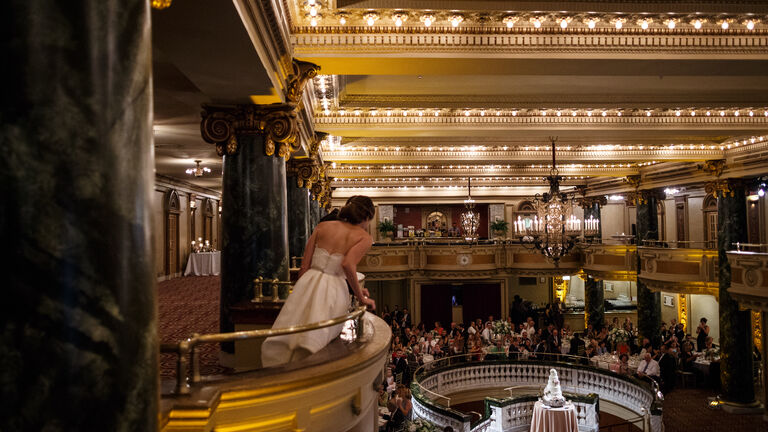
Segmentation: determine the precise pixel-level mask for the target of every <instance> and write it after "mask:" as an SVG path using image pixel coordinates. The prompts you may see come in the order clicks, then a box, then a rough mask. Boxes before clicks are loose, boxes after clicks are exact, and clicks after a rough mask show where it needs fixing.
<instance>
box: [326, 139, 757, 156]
mask: <svg viewBox="0 0 768 432" xmlns="http://www.w3.org/2000/svg"><path fill="white" fill-rule="evenodd" d="M757 141H758V140H757V139H755V138H752V139H750V140H749V141H747V140H744V141H743V142H740V141H734V142H732V143H727V144H718V145H715V144H710V145H705V144H698V145H697V144H671V145H667V146H664V145H593V146H583V147H577V148H575V149H574V148H572V147H570V146H568V147H559V148H558V150H560V151H563V150H565V151H571V150H572V149H573V150H574V151H578V152H585V151H588V152H616V151H635V150H657V151H676V150H677V151H680V150H697V151H698V150H716V149H718V148H719V149H720V150H725V149H726V148H728V149H729V148H731V147H730V146H735V147H739V146H740V145H741V144H743V145H747V144H750V143H751V144H754V143H755V142H757ZM759 141H763V140H762V139H760V140H759ZM414 150H415V151H417V152H421V151H427V152H432V151H439V152H443V151H446V152H456V151H459V152H469V153H472V152H478V151H484V152H500V151H518V152H519V151H545V150H548V147H547V146H514V147H509V146H490V147H488V146H479V147H471V146H470V147H405V148H401V147H339V148H335V149H329V151H331V152H338V153H347V152H368V151H371V152H400V151H404V152H413V151H414Z"/></svg>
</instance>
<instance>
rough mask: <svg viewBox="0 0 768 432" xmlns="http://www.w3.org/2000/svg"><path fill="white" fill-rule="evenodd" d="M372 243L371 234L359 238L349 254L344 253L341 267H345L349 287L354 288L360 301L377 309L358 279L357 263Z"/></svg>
mask: <svg viewBox="0 0 768 432" xmlns="http://www.w3.org/2000/svg"><path fill="white" fill-rule="evenodd" d="M372 244H373V240H371V236H369V235H364V236H361V238H360V240H358V242H357V243H355V245H354V246H352V247H351V248H350V249H349V251H347V254H346V255H344V260H343V261H342V262H341V267H342V269H344V275H345V276H346V277H347V283H349V287H350V288H352V292H354V293H355V296H356V297H357V298H358V300H360V303H362V304H364V305H368V306H370V307H371V309H375V308H376V303H374V301H373V300H372V299H370V298H368V297H366V296H365V294H364V293H363V291H362V290H361V289H360V283H359V282H358V281H357V263H359V262H360V260H361V259H363V256H365V253H366V252H368V249H370V248H371V245H372Z"/></svg>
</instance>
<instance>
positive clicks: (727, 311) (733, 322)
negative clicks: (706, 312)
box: [717, 186, 755, 404]
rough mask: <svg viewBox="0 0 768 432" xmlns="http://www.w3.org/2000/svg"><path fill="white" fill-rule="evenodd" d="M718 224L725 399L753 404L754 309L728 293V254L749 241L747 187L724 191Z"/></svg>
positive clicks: (718, 207) (718, 211)
mask: <svg viewBox="0 0 768 432" xmlns="http://www.w3.org/2000/svg"><path fill="white" fill-rule="evenodd" d="M722 195H725V196H722ZM717 228H718V236H717V249H718V260H719V261H718V262H719V264H718V265H719V271H718V277H719V282H720V293H719V294H720V296H719V300H718V303H719V305H720V382H721V384H722V387H721V388H722V394H721V399H723V400H725V401H728V402H735V403H739V404H750V403H753V402H754V401H755V391H754V386H753V383H752V331H751V323H750V312H749V311H740V310H739V304H738V302H737V301H736V300H734V299H733V298H731V295H730V294H729V293H728V288H729V287H730V286H731V265H730V263H729V262H728V256H727V255H726V254H725V252H726V251H727V250H731V249H733V246H732V244H733V243H736V242H746V241H747V206H746V199H745V196H744V189H743V188H740V187H733V186H732V187H731V190H730V193H728V192H724V193H721V196H720V197H719V198H718V199H717Z"/></svg>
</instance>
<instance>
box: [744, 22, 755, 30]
mask: <svg viewBox="0 0 768 432" xmlns="http://www.w3.org/2000/svg"><path fill="white" fill-rule="evenodd" d="M746 26H747V30H754V29H755V22H754V21H752V20H749V21H747V23H746Z"/></svg>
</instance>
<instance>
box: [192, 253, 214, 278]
mask: <svg viewBox="0 0 768 432" xmlns="http://www.w3.org/2000/svg"><path fill="white" fill-rule="evenodd" d="M220 271H221V251H216V252H198V253H191V254H189V259H188V260H187V268H186V269H185V270H184V276H190V275H193V276H211V275H213V276H216V275H218V274H219V272H220Z"/></svg>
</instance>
